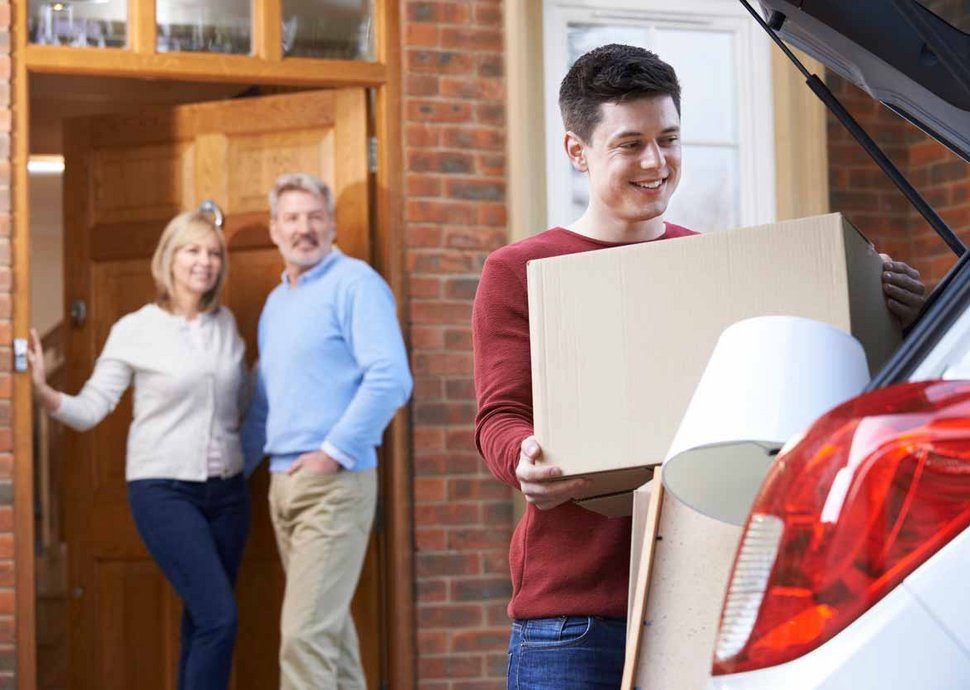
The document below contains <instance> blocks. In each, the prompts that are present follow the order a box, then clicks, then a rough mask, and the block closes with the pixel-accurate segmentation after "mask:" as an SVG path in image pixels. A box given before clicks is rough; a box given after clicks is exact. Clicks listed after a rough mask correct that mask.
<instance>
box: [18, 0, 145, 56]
mask: <svg viewBox="0 0 970 690" xmlns="http://www.w3.org/2000/svg"><path fill="white" fill-rule="evenodd" d="M27 33H28V36H29V38H30V42H31V43H38V44H41V45H60V46H74V47H78V48H84V47H95V48H123V47H124V46H125V44H126V43H127V35H128V2H127V0H30V14H29V16H28V18H27Z"/></svg>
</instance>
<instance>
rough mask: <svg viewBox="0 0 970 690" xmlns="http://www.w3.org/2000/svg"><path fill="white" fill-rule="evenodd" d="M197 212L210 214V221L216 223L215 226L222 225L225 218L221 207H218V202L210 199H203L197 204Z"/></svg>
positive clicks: (219, 226)
mask: <svg viewBox="0 0 970 690" xmlns="http://www.w3.org/2000/svg"><path fill="white" fill-rule="evenodd" d="M199 213H205V214H208V215H210V216H212V222H213V223H215V224H216V227H217V228H221V227H222V223H223V221H224V220H225V215H224V214H223V213H222V209H221V208H219V204H217V203H216V202H215V201H213V200H212V199H205V200H203V201H202V203H201V204H199Z"/></svg>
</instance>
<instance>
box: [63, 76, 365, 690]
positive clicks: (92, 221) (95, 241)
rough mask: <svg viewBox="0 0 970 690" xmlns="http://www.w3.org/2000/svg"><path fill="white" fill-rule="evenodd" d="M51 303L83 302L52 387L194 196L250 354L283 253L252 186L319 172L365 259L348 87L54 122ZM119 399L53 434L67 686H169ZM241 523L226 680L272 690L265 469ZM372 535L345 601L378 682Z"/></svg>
mask: <svg viewBox="0 0 970 690" xmlns="http://www.w3.org/2000/svg"><path fill="white" fill-rule="evenodd" d="M64 141H65V164H66V170H65V178H64V198H65V209H64V210H65V223H64V227H65V237H66V239H65V259H66V260H65V290H66V304H68V305H71V304H72V303H73V304H78V303H80V302H81V301H83V303H84V304H85V305H86V307H87V310H86V311H87V313H86V318H85V320H84V323H83V324H79V325H74V326H73V327H72V328H71V329H70V331H69V334H68V342H67V365H66V367H65V368H66V370H67V378H68V382H67V390H68V392H76V391H77V390H79V389H80V387H81V385H82V384H83V383H84V381H85V379H86V378H87V376H88V375H89V374H90V372H91V369H92V366H93V363H94V361H95V359H96V357H97V355H98V353H99V352H100V350H101V347H102V346H103V345H104V341H105V339H106V337H107V335H108V332H109V330H110V328H111V325H112V324H113V323H114V322H115V321H116V320H117V319H118V318H119V317H120V316H122V315H124V314H126V313H128V312H130V311H133V310H135V309H137V308H139V307H140V306H142V305H143V304H145V303H146V302H149V301H151V300H152V298H153V296H154V287H153V282H152V279H151V276H150V274H149V261H150V257H151V254H152V251H153V250H154V247H155V244H156V241H157V239H158V237H159V235H160V233H161V231H162V229H163V227H164V226H165V224H166V223H167V222H168V221H169V220H170V219H171V218H172V217H173V216H174V215H176V214H177V213H179V212H181V211H183V210H187V209H192V208H196V207H197V206H198V204H199V203H200V202H201V201H202V200H203V199H206V198H209V199H213V200H214V201H215V202H216V203H217V204H219V206H220V207H221V208H222V209H223V211H224V212H225V225H224V229H225V232H226V236H227V239H228V242H229V255H230V258H229V278H228V283H227V285H226V289H225V293H224V296H223V297H224V302H225V303H226V304H228V306H229V307H230V308H231V309H232V310H233V312H234V313H235V315H236V319H237V321H238V323H239V327H240V331H241V332H242V335H243V338H244V339H245V340H246V346H247V359H248V360H249V362H250V363H252V361H253V359H255V356H256V341H255V335H256V323H257V319H258V316H259V312H260V310H261V308H262V305H263V302H264V300H265V297H266V295H267V293H268V292H269V291H270V290H271V289H272V288H273V287H274V286H275V285H276V284H277V283H278V282H279V281H280V276H281V273H282V261H281V259H280V257H279V254H278V252H277V250H276V248H275V247H274V246H273V245H272V243H271V242H270V239H269V231H268V221H269V213H268V202H267V193H268V191H269V189H270V186H271V184H272V182H273V180H274V179H275V178H276V176H277V175H279V174H281V173H283V172H292V171H307V172H311V173H314V174H317V175H319V176H320V177H321V178H322V179H324V180H325V181H327V182H328V183H329V184H330V185H331V187H332V188H333V190H334V192H335V196H336V206H337V209H336V221H337V226H338V235H337V240H338V244H339V245H340V246H341V248H342V249H343V250H344V251H345V252H346V253H348V254H351V255H353V256H357V257H360V258H363V259H365V260H366V259H369V258H370V256H371V246H370V229H369V226H370V223H369V217H368V213H369V210H368V209H369V204H368V192H367V175H368V173H367V156H366V101H365V94H364V92H363V90H362V89H347V90H338V91H325V92H307V93H299V94H288V95H282V96H271V97H261V98H250V99H240V100H233V101H223V102H217V103H204V104H198V105H190V106H181V107H178V108H174V109H171V110H164V111H154V112H150V113H145V114H141V115H137V116H135V115H118V116H109V117H103V116H102V117H96V118H83V119H79V120H73V121H70V122H69V123H68V124H67V125H66V131H65V137H64ZM130 419H131V406H130V394H126V396H125V399H124V400H123V401H122V404H121V405H119V407H118V409H117V410H115V412H114V413H113V414H112V415H110V416H109V417H108V418H107V419H106V420H105V421H104V422H102V423H101V424H100V425H99V426H98V427H96V428H95V429H94V430H92V431H89V432H87V433H84V434H74V433H71V434H69V435H68V439H67V444H66V445H67V456H68V457H67V462H66V464H65V466H66V468H67V476H66V477H65V483H66V485H67V496H66V497H65V503H66V505H65V512H66V530H65V532H66V534H65V537H66V541H67V549H68V562H69V566H68V569H69V572H68V577H69V587H70V591H71V592H72V598H73V601H72V606H71V620H70V644H71V655H70V667H71V671H70V679H71V688H72V690H82V689H83V690H130V689H131V688H139V690H155V689H156V688H157V689H158V690H172V689H174V688H175V670H176V663H177V658H178V620H179V616H180V609H179V603H178V599H177V597H176V596H175V594H174V592H173V591H172V590H171V589H170V587H169V586H168V584H167V583H166V582H165V581H164V579H163V578H162V576H161V573H160V571H159V570H158V568H157V567H156V566H155V564H154V563H153V561H152V560H151V558H150V557H149V556H148V554H147V552H146V551H145V549H144V547H143V546H142V544H141V541H140V539H139V537H138V535H137V533H136V531H135V527H134V524H133V522H132V520H131V516H130V513H129V510H128V504H127V496H126V490H125V477H124V469H125V439H126V434H127V429H128V423H129V421H130ZM250 486H251V491H252V495H253V526H252V531H251V534H250V538H249V543H248V545H247V548H246V554H245V557H244V561H243V567H242V571H241V574H240V581H239V583H238V586H237V598H238V600H239V603H240V631H239V640H238V644H237V648H236V657H235V659H236V661H235V673H234V688H235V690H266V689H267V688H274V687H277V684H278V666H277V654H276V650H277V647H278V641H279V610H280V602H281V600H282V593H283V575H282V570H281V568H280V565H279V559H278V556H277V553H276V545H275V542H274V539H273V535H272V529H271V527H270V522H269V516H268V511H267V500H266V496H267V489H268V472H267V470H266V467H265V465H264V466H263V467H262V468H261V469H260V470H259V471H258V472H257V473H256V475H254V477H253V479H252V480H251V482H250ZM379 567H380V566H379V559H378V554H377V540H376V537H372V539H371V545H370V549H369V552H368V556H367V561H366V563H365V566H364V573H363V576H362V578H361V583H360V586H359V587H358V591H357V595H356V598H355V601H354V614H355V619H356V621H357V625H358V629H359V631H360V639H361V652H362V656H363V659H364V666H365V671H366V672H367V676H368V682H369V684H370V686H371V687H372V688H376V687H377V686H378V684H379V682H380V680H381V678H380V649H381V643H382V631H381V629H380V627H379V620H380V610H381V609H380V591H379V584H380V577H379V575H380V573H379V570H378V569H379Z"/></svg>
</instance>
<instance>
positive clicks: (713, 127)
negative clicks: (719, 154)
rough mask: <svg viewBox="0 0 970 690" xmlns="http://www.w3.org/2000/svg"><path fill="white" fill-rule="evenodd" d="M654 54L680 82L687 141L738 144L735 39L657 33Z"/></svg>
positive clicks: (720, 35) (716, 34)
mask: <svg viewBox="0 0 970 690" xmlns="http://www.w3.org/2000/svg"><path fill="white" fill-rule="evenodd" d="M656 36H657V39H656V40H657V44H656V48H655V50H656V52H657V54H658V55H660V57H661V58H663V59H664V60H665V61H666V62H669V63H670V64H671V65H672V66H673V68H674V69H675V70H677V77H678V79H679V80H680V89H681V100H682V101H683V104H684V105H683V108H682V112H683V121H682V126H683V134H684V139H685V140H687V141H702V142H705V143H712V142H716V143H726V144H733V143H735V142H736V141H737V136H738V135H737V116H736V113H737V106H736V102H735V93H736V91H737V77H736V75H735V68H734V39H733V36H732V35H731V34H729V33H727V32H724V31H685V30H680V29H658V30H657V33H656Z"/></svg>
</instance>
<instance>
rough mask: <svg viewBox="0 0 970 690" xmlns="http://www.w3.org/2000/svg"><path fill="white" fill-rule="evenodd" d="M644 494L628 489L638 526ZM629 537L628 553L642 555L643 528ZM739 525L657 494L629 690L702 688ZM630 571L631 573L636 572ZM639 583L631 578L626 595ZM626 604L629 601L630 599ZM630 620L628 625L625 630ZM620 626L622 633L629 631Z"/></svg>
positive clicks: (642, 508)
mask: <svg viewBox="0 0 970 690" xmlns="http://www.w3.org/2000/svg"><path fill="white" fill-rule="evenodd" d="M648 500H649V493H642V492H641V491H640V490H637V491H636V492H634V501H636V502H637V504H638V505H637V506H636V508H635V511H636V512H635V513H634V531H635V532H636V530H637V519H636V516H637V514H639V515H640V522H644V521H645V516H644V511H645V510H646V503H647V501H648ZM639 529H640V533H639V535H637V534H634V538H633V544H632V548H633V553H636V554H637V558H638V559H639V558H640V557H642V556H641V554H643V553H644V550H645V547H646V544H645V543H644V527H643V526H642V525H641V526H640V528H639ZM742 531H743V528H742V527H740V526H738V525H729V524H727V523H726V522H719V521H717V520H714V519H713V518H709V517H707V516H706V515H702V514H701V513H698V512H697V511H695V510H693V509H691V508H689V507H688V506H687V505H686V504H684V503H682V502H680V501H678V500H677V497H676V496H674V495H673V494H671V493H670V492H669V491H668V492H666V493H665V495H664V499H663V507H662V510H661V512H660V523H659V526H658V529H657V541H656V544H655V545H654V549H655V552H654V554H653V557H654V561H653V571H652V576H651V578H650V582H649V592H648V594H647V606H646V615H645V617H644V626H643V635H642V637H641V638H640V654H639V660H638V663H637V665H636V672H635V676H634V677H635V679H636V680H635V683H634V687H638V688H650V690H683V688H703V687H705V683H706V682H707V680H708V678H710V675H711V659H712V658H713V656H714V645H715V643H716V639H717V627H718V623H719V622H720V619H721V607H722V605H723V603H724V594H725V593H726V592H727V586H728V580H729V578H730V576H731V568H732V566H733V565H734V556H735V554H736V552H737V548H738V542H739V541H740V540H741V532H742ZM636 572H637V571H636V570H632V569H631V573H636ZM637 586H642V583H639V582H638V581H637V580H636V579H635V577H631V582H630V591H631V592H633V591H634V588H635V587H637ZM630 600H631V601H633V597H632V596H631V598H630ZM628 620H631V618H628ZM632 624H633V623H632V620H631V623H630V624H629V625H632ZM629 625H628V633H629V632H630V631H629Z"/></svg>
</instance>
